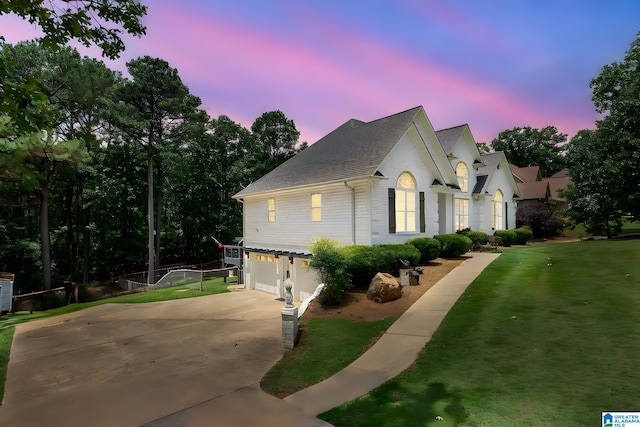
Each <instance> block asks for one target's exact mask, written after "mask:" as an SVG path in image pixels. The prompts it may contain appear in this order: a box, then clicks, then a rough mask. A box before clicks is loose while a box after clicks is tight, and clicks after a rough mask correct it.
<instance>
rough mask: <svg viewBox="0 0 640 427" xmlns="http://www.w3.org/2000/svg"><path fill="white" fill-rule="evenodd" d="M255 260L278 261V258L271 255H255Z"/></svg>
mask: <svg viewBox="0 0 640 427" xmlns="http://www.w3.org/2000/svg"><path fill="white" fill-rule="evenodd" d="M256 260H257V261H262V262H278V258H276V257H274V256H271V255H256Z"/></svg>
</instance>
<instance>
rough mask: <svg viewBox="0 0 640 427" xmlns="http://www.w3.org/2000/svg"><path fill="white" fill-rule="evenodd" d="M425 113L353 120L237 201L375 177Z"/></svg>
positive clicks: (263, 178) (305, 150)
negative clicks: (312, 186)
mask: <svg viewBox="0 0 640 427" xmlns="http://www.w3.org/2000/svg"><path fill="white" fill-rule="evenodd" d="M421 109H422V107H421V106H419V107H415V108H412V109H410V110H406V111H403V112H401V113H397V114H394V115H391V116H388V117H384V118H381V119H378V120H374V121H372V122H368V123H365V122H362V121H360V120H354V119H351V120H349V121H348V122H346V123H344V124H343V125H342V126H340V127H339V128H337V129H336V130H334V131H333V132H331V133H329V134H328V135H326V136H324V137H323V138H321V139H320V140H318V142H316V143H315V144H313V145H311V146H309V147H308V148H306V149H304V150H303V151H301V152H300V153H298V154H297V155H295V156H293V157H292V158H290V159H289V160H287V161H286V162H284V163H283V164H281V165H280V166H278V167H277V168H275V169H274V170H272V171H271V172H269V173H268V174H266V175H264V176H263V177H262V178H260V179H258V180H257V181H254V182H253V183H251V184H250V185H248V186H247V187H246V188H245V189H243V190H242V191H240V192H239V193H237V194H236V195H235V196H234V197H243V196H246V195H249V194H255V193H262V192H267V191H276V190H282V189H285V188H295V187H303V186H306V185H312V184H319V183H325V182H334V181H339V180H348V179H354V178H360V177H364V176H372V175H374V174H375V173H376V171H377V169H378V167H379V166H380V164H381V163H382V161H383V160H384V159H385V157H386V156H387V154H389V152H390V151H391V149H392V148H393V147H394V146H395V145H396V144H397V143H398V141H399V140H400V138H402V136H403V135H404V134H405V133H406V132H407V130H409V127H410V125H411V123H412V122H413V120H414V118H415V116H416V115H417V114H418V112H419V111H420V110H421Z"/></svg>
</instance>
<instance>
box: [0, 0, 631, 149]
mask: <svg viewBox="0 0 640 427" xmlns="http://www.w3.org/2000/svg"><path fill="white" fill-rule="evenodd" d="M145 3H146V4H148V5H149V13H148V16H147V17H145V18H144V22H145V24H146V25H147V35H146V36H144V37H142V38H140V39H137V38H131V37H126V39H125V41H126V45H127V50H126V51H125V52H124V53H123V55H122V57H121V58H120V59H119V60H116V61H105V62H107V65H108V66H109V67H110V68H112V69H118V70H122V71H125V70H126V66H125V63H126V62H127V61H128V60H130V59H133V58H136V57H139V56H142V55H150V56H154V57H159V58H162V59H165V60H167V61H168V62H169V64H170V65H171V66H172V67H174V68H177V69H178V71H179V73H180V76H181V77H182V79H183V81H184V83H185V84H186V85H187V86H189V88H190V90H191V92H192V94H194V95H196V96H198V97H200V98H201V99H202V103H203V108H205V109H206V110H207V111H208V112H209V114H210V115H211V116H213V117H217V116H218V115H221V114H225V115H227V116H229V117H230V118H231V119H232V120H235V121H237V122H240V123H241V124H242V125H243V126H245V127H247V128H248V127H250V126H251V123H252V122H253V121H254V120H255V119H256V118H257V117H258V116H260V115H261V114H262V113H264V112H266V111H270V110H276V109H278V110H281V111H283V112H284V113H285V115H287V117H289V118H291V119H293V120H294V121H295V123H296V126H297V127H298V129H299V130H300V131H301V140H303V141H307V142H309V143H313V142H315V141H316V140H318V139H319V138H321V137H322V136H324V135H325V134H327V133H329V132H330V131H331V130H333V129H334V128H336V127H338V126H339V125H340V124H342V123H344V122H345V121H347V120H348V119H350V118H356V119H360V120H364V121H369V120H375V119H377V118H380V117H383V116H386V115H390V114H394V113H397V112H400V111H403V110H406V109H409V108H412V107H415V106H417V105H423V106H424V107H425V110H426V112H427V115H428V116H429V118H430V119H431V121H432V124H433V126H434V127H435V128H436V129H443V128H447V127H451V126H456V125H459V124H463V123H468V124H469V125H470V127H471V131H472V132H473V134H474V136H475V138H476V141H479V142H480V141H483V142H490V141H491V140H492V139H494V138H495V137H496V136H497V135H498V133H499V132H501V131H503V130H505V129H511V128H513V127H517V126H532V127H538V128H541V127H545V126H548V125H552V126H556V127H557V128H558V130H559V131H560V132H562V133H566V134H568V135H569V138H571V137H572V136H573V135H575V133H576V132H577V131H578V130H580V129H584V128H593V127H594V121H595V120H596V118H597V115H596V113H595V111H594V109H593V105H592V103H591V90H590V88H589V82H590V80H591V79H592V78H594V77H596V76H597V74H598V72H599V70H600V69H601V68H602V66H604V65H606V64H608V63H611V62H613V61H620V60H622V59H623V57H624V53H625V51H626V50H627V49H628V47H629V44H630V43H631V41H632V40H633V39H634V38H635V36H636V34H637V32H638V31H639V30H640V27H638V25H637V22H635V21H637V20H636V19H633V17H634V16H635V17H637V16H640V4H638V5H636V4H635V3H633V4H632V2H623V3H625V4H624V5H620V4H618V3H616V4H615V5H613V6H611V5H612V4H614V2H610V3H609V5H608V6H604V5H601V4H600V3H602V2H597V1H582V2H578V3H577V5H579V8H575V7H571V6H570V5H569V4H568V3H567V4H565V5H564V6H558V7H554V8H553V9H550V8H545V7H544V5H543V4H540V3H541V2H528V1H524V2H506V1H502V2H497V3H499V4H500V5H501V7H499V8H494V9H493V10H492V9H490V8H487V7H486V6H485V7H483V6H482V4H483V3H485V2H477V1H473V2H472V1H463V0H458V1H447V2H445V1H438V0H434V1H429V2H423V1H418V0H406V1H398V2H383V1H375V0H371V1H368V2H359V1H353V2H339V1H326V2H322V3H318V4H314V3H312V2H293V1H271V2H251V1H246V0H240V1H237V2H223V1H216V0H213V1H196V0H188V1H177V0H157V1H153V2H151V1H146V2H145ZM228 3H232V4H228ZM516 3H517V4H516ZM542 3H544V2H542ZM35 34H36V33H35V32H34V28H33V27H32V26H30V25H29V24H27V23H25V22H23V21H20V20H19V19H17V18H15V17H11V16H2V17H0V35H3V36H4V37H5V39H6V41H7V42H9V43H16V42H18V41H20V40H26V39H31V38H33V37H34V36H35ZM79 50H80V51H81V52H82V53H83V54H87V55H91V56H96V52H97V51H96V50H95V49H91V50H86V49H79Z"/></svg>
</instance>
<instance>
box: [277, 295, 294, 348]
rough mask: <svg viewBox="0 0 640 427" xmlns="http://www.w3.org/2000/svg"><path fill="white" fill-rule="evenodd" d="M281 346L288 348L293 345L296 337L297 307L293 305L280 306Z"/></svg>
mask: <svg viewBox="0 0 640 427" xmlns="http://www.w3.org/2000/svg"><path fill="white" fill-rule="evenodd" d="M280 313H281V314H282V348H283V349H284V350H289V349H292V348H293V347H295V345H296V339H297V338H298V307H296V306H295V305H292V306H288V305H287V306H285V307H282V310H281V311H280Z"/></svg>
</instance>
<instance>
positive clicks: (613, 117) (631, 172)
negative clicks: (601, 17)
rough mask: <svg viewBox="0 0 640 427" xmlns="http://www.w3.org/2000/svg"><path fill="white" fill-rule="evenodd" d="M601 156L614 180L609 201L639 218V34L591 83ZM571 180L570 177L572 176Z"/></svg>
mask: <svg viewBox="0 0 640 427" xmlns="http://www.w3.org/2000/svg"><path fill="white" fill-rule="evenodd" d="M590 86H591V88H592V89H593V102H594V105H595V108H596V111H597V112H599V113H602V114H604V117H603V118H602V120H600V121H598V122H597V134H598V140H599V141H600V148H599V150H600V151H601V152H606V153H607V159H608V163H607V164H608V165H610V168H609V169H608V170H607V172H608V173H609V174H610V175H613V177H615V181H616V185H615V187H614V188H612V189H611V197H612V198H613V199H614V201H615V203H616V206H617V207H618V209H620V210H622V211H623V212H625V213H629V214H631V215H632V216H633V217H634V218H636V219H639V218H640V168H638V164H640V33H639V34H638V36H637V37H636V39H635V40H634V41H633V42H632V43H631V46H630V48H629V49H628V50H627V52H626V55H625V58H624V60H623V61H622V62H614V63H612V64H610V65H606V66H605V67H603V68H602V70H601V72H600V74H599V75H598V76H597V77H596V78H595V79H593V80H592V81H591V85H590ZM572 178H573V176H572Z"/></svg>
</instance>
